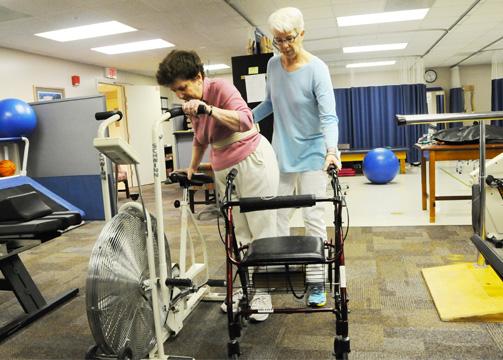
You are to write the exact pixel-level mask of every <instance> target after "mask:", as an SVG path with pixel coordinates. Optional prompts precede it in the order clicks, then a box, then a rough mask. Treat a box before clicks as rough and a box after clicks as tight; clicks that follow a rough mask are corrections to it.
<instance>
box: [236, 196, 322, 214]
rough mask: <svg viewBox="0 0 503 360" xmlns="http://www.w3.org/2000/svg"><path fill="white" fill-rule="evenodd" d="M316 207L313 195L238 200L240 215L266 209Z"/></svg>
mask: <svg viewBox="0 0 503 360" xmlns="http://www.w3.org/2000/svg"><path fill="white" fill-rule="evenodd" d="M314 205H316V197H315V196H314V195H287V196H271V197H244V198H240V199H239V209H240V211H241V212H242V213H244V212H250V211H258V210H267V209H282V208H296V207H309V206H314Z"/></svg>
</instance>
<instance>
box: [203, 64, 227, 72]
mask: <svg viewBox="0 0 503 360" xmlns="http://www.w3.org/2000/svg"><path fill="white" fill-rule="evenodd" d="M229 68H230V66H229V65H225V64H211V65H204V70H208V71H212V70H223V69H229Z"/></svg>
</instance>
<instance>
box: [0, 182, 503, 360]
mask: <svg viewBox="0 0 503 360" xmlns="http://www.w3.org/2000/svg"><path fill="white" fill-rule="evenodd" d="M164 196H165V209H166V212H165V221H166V226H167V229H168V230H167V235H168V237H169V239H170V242H171V243H172V253H173V257H174V258H175V259H174V260H176V257H177V253H178V251H177V250H176V246H177V244H178V237H179V235H178V231H179V213H178V210H177V209H175V208H174V207H173V206H172V202H173V200H174V199H176V198H178V197H179V190H178V188H177V187H176V186H175V185H169V186H166V187H165V189H164ZM146 199H147V203H148V204H149V206H151V204H152V203H153V201H152V189H147V191H146ZM198 208H199V209H200V207H198ZM215 223H216V222H215V220H210V221H203V222H201V228H202V230H203V232H204V234H205V236H206V238H207V241H208V245H209V255H210V272H211V273H212V274H213V275H214V276H213V277H220V276H222V275H223V273H224V262H223V258H224V256H223V255H224V254H223V251H222V244H221V243H220V239H219V237H218V231H217V228H216V224H215ZM102 226H103V222H92V223H88V224H86V225H84V226H82V227H79V228H77V229H74V230H73V231H70V232H68V233H66V234H64V235H63V236H61V237H59V238H56V239H53V240H50V241H48V242H46V243H44V244H42V245H41V246H38V247H36V248H33V249H32V250H29V251H27V252H25V253H23V254H22V255H21V258H22V260H23V262H24V263H25V265H26V267H27V268H28V270H29V272H30V273H31V275H32V277H33V279H34V280H35V282H36V283H37V285H38V286H39V287H40V289H41V291H42V293H43V294H44V296H45V297H46V298H48V299H50V298H52V297H54V296H56V295H57V294H59V293H61V292H63V291H65V290H67V289H70V288H72V287H77V288H79V289H80V294H79V296H78V297H77V298H75V299H73V300H71V301H70V302H68V303H67V304H65V305H64V306H62V307H60V308H58V309H57V310H55V311H53V312H51V313H50V314H48V315H46V316H44V317H43V318H41V319H39V320H38V321H36V322H35V323H33V324H31V325H30V326H29V327H27V328H26V329H24V330H22V331H20V332H18V333H17V334H15V335H14V336H12V337H10V338H9V339H8V340H7V341H4V342H3V343H2V344H1V345H0V359H83V357H84V354H85V352H86V350H87V348H88V347H89V346H90V345H92V344H93V343H94V340H93V338H92V336H91V333H90V330H89V325H88V322H87V316H86V308H85V281H86V276H87V266H88V261H89V256H90V253H91V250H92V246H93V244H94V242H95V240H96V237H97V234H98V233H99V232H100V230H101V228H102ZM295 231H300V230H299V229H296V230H295ZM470 235H471V228H470V227H468V226H420V227H379V228H371V227H358V228H351V229H350V233H349V236H348V238H347V240H346V265H347V277H348V292H349V296H350V303H349V305H350V309H351V313H350V318H349V320H350V323H349V327H350V336H351V347H352V352H351V354H350V359H503V324H501V323H482V322H478V323H477V322H452V323H448V322H442V321H440V319H439V317H438V314H437V311H436V309H435V307H434V305H433V302H432V299H431V297H430V294H429V293H428V290H427V287H426V285H425V282H424V280H423V278H422V276H421V269H422V268H424V267H430V266H436V265H442V264H449V263H453V262H457V261H474V260H475V256H476V251H475V248H474V246H473V245H472V244H471V242H470V240H469V237H470ZM0 304H1V305H0V307H1V311H0V321H1V322H2V323H6V322H7V321H9V320H10V319H12V318H13V317H15V316H18V315H21V314H23V310H22V309H21V307H20V306H19V304H18V302H17V300H16V299H15V298H14V296H13V295H12V294H11V293H2V294H0ZM219 305H220V304H217V303H201V304H200V305H199V306H198V308H197V309H196V311H195V312H193V314H192V315H191V316H190V317H189V318H188V319H187V321H186V324H185V326H184V328H183V329H182V331H181V332H180V334H179V336H178V337H176V338H174V339H170V340H168V342H167V343H166V344H165V348H166V352H167V353H168V354H177V355H186V356H193V357H195V358H197V359H225V358H226V346H227V345H226V344H227V339H228V337H227V322H226V316H224V315H223V314H222V313H221V312H220V306H219ZM333 334H334V317H333V315H332V314H329V313H327V314H315V315H304V314H302V315H272V316H271V317H270V318H269V319H268V320H267V321H266V322H264V323H259V324H249V325H248V326H247V327H246V329H245V331H244V334H243V336H242V338H241V348H242V352H243V356H242V358H243V359H303V360H305V359H330V358H331V351H332V347H333Z"/></svg>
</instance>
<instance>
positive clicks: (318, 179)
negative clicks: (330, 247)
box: [253, 7, 340, 306]
mask: <svg viewBox="0 0 503 360" xmlns="http://www.w3.org/2000/svg"><path fill="white" fill-rule="evenodd" d="M269 26H270V27H271V31H272V34H273V36H274V38H273V45H274V46H275V47H276V49H278V51H279V53H280V54H279V56H274V57H272V58H271V59H270V60H269V63H268V64H267V89H266V99H265V100H264V101H263V102H262V103H261V104H260V105H259V106H257V107H256V108H255V109H253V116H254V121H255V122H259V121H260V120H262V119H264V118H265V117H267V116H268V115H270V114H271V113H274V129H273V139H272V145H273V148H274V150H275V152H276V155H277V157H278V165H279V169H280V184H279V189H278V195H291V194H293V193H294V191H295V192H296V193H297V194H315V195H316V196H325V195H326V187H327V176H326V174H325V172H324V170H326V169H327V167H328V166H329V165H330V164H335V165H336V166H337V167H338V168H340V160H339V159H340V156H339V152H338V150H337V142H338V137H339V130H338V122H339V121H338V118H337V114H336V112H335V96H334V90H333V86H332V81H331V78H330V73H329V71H328V67H327V65H326V64H325V63H324V62H323V61H322V60H321V59H319V58H318V57H316V56H314V55H313V54H311V53H309V52H307V51H306V50H305V49H304V47H303V46H302V41H303V40H304V19H303V16H302V13H301V12H300V10H298V9H296V8H292V7H287V8H282V9H279V10H277V11H276V12H274V13H273V14H272V15H271V16H270V17H269ZM289 212H290V210H289V209H283V210H278V236H282V235H289V233H290V228H289V225H288V222H289ZM302 215H303V219H304V224H305V227H306V235H311V236H319V237H321V238H323V240H326V239H327V231H326V225H325V220H324V207H323V205H322V204H319V205H317V206H316V207H315V208H314V209H313V208H303V214H302ZM307 281H308V283H310V287H309V294H308V299H307V302H308V304H310V305H314V306H324V305H325V303H326V294H325V290H324V287H323V281H324V279H320V278H319V276H318V278H317V279H316V278H312V279H309V277H308V279H307Z"/></svg>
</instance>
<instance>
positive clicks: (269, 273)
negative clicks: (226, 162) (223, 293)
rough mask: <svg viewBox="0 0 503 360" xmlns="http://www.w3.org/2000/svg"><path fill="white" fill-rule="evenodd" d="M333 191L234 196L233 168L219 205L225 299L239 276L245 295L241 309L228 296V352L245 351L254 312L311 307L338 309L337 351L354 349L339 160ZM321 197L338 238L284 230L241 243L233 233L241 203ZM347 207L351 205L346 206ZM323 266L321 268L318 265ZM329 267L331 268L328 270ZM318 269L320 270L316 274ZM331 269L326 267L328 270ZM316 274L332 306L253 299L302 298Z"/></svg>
mask: <svg viewBox="0 0 503 360" xmlns="http://www.w3.org/2000/svg"><path fill="white" fill-rule="evenodd" d="M328 173H329V176H330V179H331V181H330V182H331V186H332V190H333V196H332V197H323V198H319V197H315V196H314V195H293V196H276V197H266V198H258V197H256V198H240V199H236V200H234V199H232V194H233V190H232V189H233V181H234V178H235V177H236V175H237V170H236V169H232V170H231V171H230V172H229V174H228V175H227V178H226V189H225V197H224V199H223V200H222V202H221V210H222V213H223V214H224V218H225V247H226V281H227V299H231V298H232V295H233V293H234V280H235V279H237V278H239V283H240V284H239V286H240V287H241V289H242V292H243V297H242V299H241V300H239V303H238V310H237V311H235V312H233V310H232V301H227V320H228V321H227V322H228V333H229V342H228V345H227V350H228V356H229V358H232V359H237V358H238V357H239V356H240V355H241V350H240V346H239V338H240V336H241V330H242V327H243V325H244V322H245V321H246V320H247V319H248V318H249V316H250V315H251V314H256V313H268V314H273V313H285V314H292V313H312V312H331V313H333V314H335V320H336V321H335V338H334V344H333V354H334V356H335V358H336V359H347V358H348V354H349V352H350V339H349V332H348V297H347V293H346V271H345V260H344V240H345V238H346V236H347V230H348V228H346V231H344V228H343V221H342V212H343V208H345V207H346V202H345V194H344V192H343V191H342V188H341V185H340V183H339V178H338V176H337V171H336V169H335V166H331V167H330V168H329V170H328ZM318 202H330V203H332V204H333V205H334V222H333V224H334V238H333V240H332V239H331V240H330V241H327V242H324V241H323V239H322V238H320V237H315V236H281V237H271V238H263V239H255V240H254V241H253V242H252V243H250V244H249V245H245V246H239V244H238V239H236V236H235V233H234V224H233V217H232V211H233V208H234V207H236V206H239V209H240V211H241V212H249V211H259V210H266V209H279V208H292V207H308V206H314V205H315V204H316V203H318ZM346 209H347V207H346ZM320 269H322V270H320ZM327 269H328V270H327ZM313 271H314V272H317V273H315V274H313ZM325 271H327V273H325ZM313 277H317V278H318V279H319V278H321V279H323V280H322V281H325V289H326V290H330V292H331V295H332V299H333V306H327V307H321V308H311V307H307V306H305V307H301V308H299V307H295V306H294V307H288V308H275V307H274V306H273V307H272V308H263V309H252V308H251V305H250V299H251V298H252V297H253V295H254V294H256V293H263V292H268V293H270V294H276V293H291V294H292V295H293V296H294V297H296V298H298V299H302V298H303V297H304V296H305V295H306V292H307V288H308V282H307V280H308V279H309V278H311V279H312V278H313Z"/></svg>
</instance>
